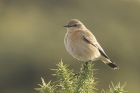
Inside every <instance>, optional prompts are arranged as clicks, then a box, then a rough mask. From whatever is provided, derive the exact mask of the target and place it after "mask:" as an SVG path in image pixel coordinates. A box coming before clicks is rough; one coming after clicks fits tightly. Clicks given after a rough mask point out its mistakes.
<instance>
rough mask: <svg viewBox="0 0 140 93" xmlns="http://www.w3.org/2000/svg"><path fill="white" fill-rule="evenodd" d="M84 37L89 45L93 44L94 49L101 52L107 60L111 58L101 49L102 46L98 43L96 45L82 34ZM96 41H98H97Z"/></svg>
mask: <svg viewBox="0 0 140 93" xmlns="http://www.w3.org/2000/svg"><path fill="white" fill-rule="evenodd" d="M82 36H83V39H84V40H85V41H86V42H87V43H90V44H92V45H93V46H94V47H96V48H97V49H98V50H99V52H100V53H101V55H102V56H104V57H105V58H107V59H109V57H108V56H107V55H106V53H105V52H104V50H103V49H102V48H101V46H100V45H99V44H98V43H96V44H94V42H93V41H92V39H90V37H89V36H86V35H85V34H84V33H83V32H82ZM95 40H96V39H95Z"/></svg>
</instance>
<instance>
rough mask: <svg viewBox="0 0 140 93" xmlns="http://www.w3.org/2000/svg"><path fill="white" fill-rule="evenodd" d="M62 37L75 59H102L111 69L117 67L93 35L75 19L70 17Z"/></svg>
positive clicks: (87, 60)
mask: <svg viewBox="0 0 140 93" xmlns="http://www.w3.org/2000/svg"><path fill="white" fill-rule="evenodd" d="M64 27H67V33H66V35H65V38H64V44H65V47H66V50H67V51H68V52H69V53H70V54H71V55H72V56H73V57H74V58H76V59H78V60H81V61H85V62H86V64H87V63H88V62H89V61H95V60H102V61H103V62H104V63H105V64H107V65H108V66H110V67H111V68H113V69H118V68H119V67H118V66H117V65H115V63H114V62H113V61H112V60H111V59H110V58H109V57H108V56H107V55H106V53H105V52H104V50H103V49H102V47H101V46H100V44H99V43H98V42H97V40H96V38H95V36H94V35H93V34H92V33H91V32H90V31H89V30H88V29H87V28H86V27H85V26H84V25H83V23H82V22H80V21H79V20H77V19H71V20H70V21H69V22H68V24H67V25H65V26H64Z"/></svg>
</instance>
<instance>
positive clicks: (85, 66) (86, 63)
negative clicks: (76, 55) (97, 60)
mask: <svg viewBox="0 0 140 93" xmlns="http://www.w3.org/2000/svg"><path fill="white" fill-rule="evenodd" d="M90 61H91V60H89V61H86V62H85V63H84V69H86V68H88V63H89V62H90Z"/></svg>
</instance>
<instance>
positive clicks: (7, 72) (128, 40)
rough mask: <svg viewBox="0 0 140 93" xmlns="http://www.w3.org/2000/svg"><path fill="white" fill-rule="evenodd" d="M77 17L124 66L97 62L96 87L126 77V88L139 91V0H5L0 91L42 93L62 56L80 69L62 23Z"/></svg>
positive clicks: (0, 7)
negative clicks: (68, 45) (69, 48)
mask: <svg viewBox="0 0 140 93" xmlns="http://www.w3.org/2000/svg"><path fill="white" fill-rule="evenodd" d="M73 18H76V19H79V20H80V21H81V22H83V23H84V25H85V26H86V27H87V28H88V29H89V30H91V31H92V32H93V33H94V35H95V36H96V38H97V40H98V41H99V42H100V44H101V46H102V47H103V49H104V50H105V52H106V53H107V54H108V56H109V57H110V58H111V59H112V60H114V61H115V62H116V64H117V65H118V66H119V68H120V69H119V70H112V69H110V68H109V67H108V66H106V65H105V64H104V63H102V62H101V61H96V62H95V66H94V68H95V69H99V70H98V71H97V74H95V77H97V78H98V80H99V83H98V85H97V86H96V88H98V91H97V92H98V93H100V90H101V89H107V88H108V86H109V84H111V81H113V82H114V84H116V83H118V82H121V83H122V84H123V83H125V82H127V86H126V87H125V90H127V91H129V92H130V93H138V92H139V87H140V62H139V58H140V57H139V56H140V54H139V53H140V35H139V34H140V1H139V0H88V1H86V0H85V1H84V0H0V93H38V91H36V90H34V88H37V87H39V86H38V84H41V77H43V78H44V79H45V81H46V82H48V81H49V80H52V81H55V80H56V78H55V77H53V76H52V75H51V74H53V73H54V72H53V71H51V70H50V69H51V68H57V66H56V65H55V64H57V63H58V62H59V61H60V60H61V59H62V60H63V62H64V63H65V64H69V68H70V69H74V70H75V71H79V69H80V66H81V64H82V62H81V61H78V60H76V59H74V58H73V57H72V56H71V55H70V54H69V53H68V52H67V51H66V49H65V46H64V43H63V41H64V40H63V39H64V36H65V33H66V28H64V27H63V25H65V24H67V23H68V21H69V20H70V19H73Z"/></svg>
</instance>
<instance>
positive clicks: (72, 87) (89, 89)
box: [35, 61, 126, 93]
mask: <svg viewBox="0 0 140 93" xmlns="http://www.w3.org/2000/svg"><path fill="white" fill-rule="evenodd" d="M57 67H58V68H57V69H52V70H53V71H55V74H53V76H56V77H57V81H55V82H51V81H50V82H48V83H47V84H46V83H45V81H44V79H43V78H41V79H42V84H39V86H40V88H35V89H36V90H38V91H39V92H40V93H96V92H95V91H96V90H97V89H96V88H95V86H96V85H97V81H96V78H95V77H94V73H95V70H94V69H93V63H89V64H88V67H87V68H84V66H83V65H82V67H81V69H80V71H79V72H78V73H74V70H70V69H68V65H66V64H63V62H62V61H61V62H59V63H58V64H57ZM124 87H125V84H124V85H122V86H121V85H120V83H118V84H117V85H116V86H114V84H113V83H112V86H109V89H107V90H102V91H101V93H124V92H126V91H125V90H124Z"/></svg>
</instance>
